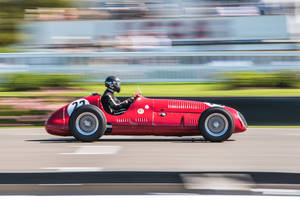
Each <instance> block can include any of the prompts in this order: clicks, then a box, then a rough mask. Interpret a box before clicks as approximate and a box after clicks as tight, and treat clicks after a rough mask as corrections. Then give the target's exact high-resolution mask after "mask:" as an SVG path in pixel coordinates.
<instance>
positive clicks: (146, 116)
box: [45, 93, 247, 142]
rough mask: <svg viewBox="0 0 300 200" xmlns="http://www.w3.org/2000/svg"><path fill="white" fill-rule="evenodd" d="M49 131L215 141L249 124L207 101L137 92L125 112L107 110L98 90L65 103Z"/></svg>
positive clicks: (85, 136) (91, 137)
mask: <svg viewBox="0 0 300 200" xmlns="http://www.w3.org/2000/svg"><path fill="white" fill-rule="evenodd" d="M45 126H46V130H47V132H48V133H50V134H53V135H59V136H74V137H75V138H76V139H78V140H80V141H83V142H92V141H96V140H98V139H99V138H100V137H101V136H102V135H104V134H106V135H108V134H109V135H159V136H191V135H202V136H203V137H204V138H205V139H207V140H209V141H212V142H222V141H225V140H227V139H228V138H229V137H230V136H231V135H232V133H239V132H243V131H245V130H246V129H247V123H246V121H245V118H244V117H243V115H242V114H241V113H240V112H238V111H237V110H235V109H233V108H230V107H227V106H222V105H217V104H211V103H206V102H196V101H184V100H174V99H151V98H146V97H143V96H142V95H141V94H137V95H136V97H135V100H134V102H133V103H132V104H131V105H130V107H129V108H128V109H127V110H126V112H124V113H123V114H121V115H111V114H108V113H106V112H105V110H104V109H103V105H102V103H101V95H99V94H97V93H94V94H91V95H90V96H87V97H83V98H81V99H78V100H76V101H73V102H72V103H70V104H68V105H65V106H63V107H62V108H60V109H58V110H57V111H56V112H54V113H53V114H52V115H51V116H50V117H49V119H48V120H47V121H46V125H45Z"/></svg>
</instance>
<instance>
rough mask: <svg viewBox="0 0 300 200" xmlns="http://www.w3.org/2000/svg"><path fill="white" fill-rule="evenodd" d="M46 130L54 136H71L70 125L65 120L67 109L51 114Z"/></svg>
mask: <svg viewBox="0 0 300 200" xmlns="http://www.w3.org/2000/svg"><path fill="white" fill-rule="evenodd" d="M45 129H46V131H47V132H48V133H50V134H52V135H60V136H67V135H70V134H69V128H68V125H66V120H65V107H63V108H60V109H59V110H57V111H55V112H54V113H52V114H51V116H50V117H49V118H48V120H47V121H46V122H45Z"/></svg>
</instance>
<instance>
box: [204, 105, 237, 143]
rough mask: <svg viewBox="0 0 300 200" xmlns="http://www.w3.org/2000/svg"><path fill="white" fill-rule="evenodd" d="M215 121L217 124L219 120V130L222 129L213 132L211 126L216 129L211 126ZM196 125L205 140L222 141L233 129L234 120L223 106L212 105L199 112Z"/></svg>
mask: <svg viewBox="0 0 300 200" xmlns="http://www.w3.org/2000/svg"><path fill="white" fill-rule="evenodd" d="M213 117H214V118H213ZM213 120H215V121H213ZM215 122H216V123H217V125H216V126H219V125H218V124H219V122H221V127H220V130H222V131H218V130H216V132H213V130H212V129H213V128H215V129H217V128H216V127H213V126H215V125H214V123H215ZM222 123H224V124H222ZM226 124H227V125H226ZM198 126H199V130H200V133H201V134H202V136H203V137H204V138H205V139H206V140H209V141H211V142H223V141H225V140H227V139H228V138H229V137H230V136H231V135H232V133H233V131H234V120H233V117H232V115H231V114H230V113H229V112H228V111H227V110H225V109H224V108H221V107H213V108H209V109H207V110H205V111H204V112H203V113H202V114H201V116H200V118H199V123H198ZM223 127H224V128H223ZM222 128H223V129H222Z"/></svg>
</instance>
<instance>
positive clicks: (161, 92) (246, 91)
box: [0, 82, 300, 98]
mask: <svg viewBox="0 0 300 200" xmlns="http://www.w3.org/2000/svg"><path fill="white" fill-rule="evenodd" d="M72 87H73V88H65V89H64V90H61V91H58V92H57V93H49V92H48V91H47V90H38V91H11V92H5V91H2V92H0V97H20V98H30V97H33V98H51V97H81V96H86V95H89V94H90V93H92V92H98V93H99V94H103V92H104V91H105V86H104V84H102V83H87V82H85V83H80V84H78V83H76V85H73V86H72ZM138 87H140V88H141V90H142V94H143V95H144V96H166V97H168V96H170V97H172V96H189V97H220V96H226V97H230V96H232V97H239V96H258V97H264V96H300V88H238V89H224V88H223V85H222V84H220V83H153V84H152V83H130V84H126V83H124V84H121V92H120V93H119V94H116V95H117V96H132V95H133V93H136V92H138Z"/></svg>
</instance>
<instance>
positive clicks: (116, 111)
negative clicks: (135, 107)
mask: <svg viewBox="0 0 300 200" xmlns="http://www.w3.org/2000/svg"><path fill="white" fill-rule="evenodd" d="M105 87H107V89H106V90H105V92H104V94H103V96H102V98H101V102H102V105H103V108H104V110H105V111H106V112H107V113H109V114H112V115H120V114H122V113H124V112H125V111H126V110H127V109H128V108H129V106H130V105H131V104H132V102H133V101H134V97H131V98H128V99H126V100H125V101H122V102H121V101H120V100H119V99H117V98H116V97H115V95H114V92H120V90H121V88H120V79H119V78H118V77H116V76H109V77H107V78H106V79H105Z"/></svg>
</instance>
